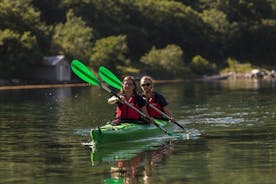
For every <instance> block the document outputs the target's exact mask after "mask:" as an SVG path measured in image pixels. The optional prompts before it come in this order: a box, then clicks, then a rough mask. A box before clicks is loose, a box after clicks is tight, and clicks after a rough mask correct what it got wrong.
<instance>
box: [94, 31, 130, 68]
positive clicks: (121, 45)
mask: <svg viewBox="0 0 276 184" xmlns="http://www.w3.org/2000/svg"><path fill="white" fill-rule="evenodd" d="M127 54H128V46H127V40H126V36H125V35H118V36H109V37H106V38H102V39H99V40H97V41H96V43H95V46H94V47H93V49H92V56H91V61H90V65H91V66H92V67H96V68H98V67H99V66H101V65H103V66H107V67H109V68H110V69H113V70H114V69H116V67H117V66H127V65H129V64H130V60H129V59H128V58H127Z"/></svg>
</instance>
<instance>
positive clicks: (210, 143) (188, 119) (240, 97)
mask: <svg viewBox="0 0 276 184" xmlns="http://www.w3.org/2000/svg"><path fill="white" fill-rule="evenodd" d="M274 84H275V83H262V84H258V85H256V84H244V83H240V84H237V83H236V84H234V83H231V84H230V83H228V82H227V81H220V82H213V83H201V82H183V83H177V84H176V83H168V84H160V85H159V84H157V85H156V86H155V88H156V90H157V91H160V92H161V93H163V94H164V95H165V96H166V97H167V99H168V101H169V103H170V104H169V105H170V108H171V111H172V112H173V113H174V115H175V118H176V119H177V120H178V122H179V123H180V124H181V125H183V126H184V127H185V128H187V129H188V131H190V132H197V135H200V136H198V138H197V139H196V140H194V139H190V140H185V139H184V140H179V141H173V142H169V141H167V140H166V141H164V142H162V141H160V142H159V144H158V145H152V146H150V148H143V145H147V144H146V143H141V144H140V143H137V142H136V143H133V144H131V145H130V146H133V147H130V146H127V145H125V148H126V149H123V148H124V144H123V145H118V146H114V147H113V149H114V148H116V149H117V151H115V149H114V152H109V153H106V152H105V151H100V150H99V152H98V153H100V154H99V155H98V156H97V155H93V156H91V152H90V150H87V149H84V148H83V147H82V146H81V144H80V143H81V142H86V141H89V130H90V129H91V128H95V127H97V126H101V125H103V124H105V123H106V122H107V121H109V120H110V119H112V118H113V112H114V109H113V108H114V107H112V106H110V105H107V104H106V98H107V97H108V95H109V94H106V93H105V92H104V91H101V90H100V89H98V88H95V87H93V88H92V87H81V88H79V87H76V88H70V89H32V90H31V89H29V90H5V91H0V130H1V135H0V150H1V151H0V159H1V162H0V170H1V172H0V183H40V184H46V183H53V184H56V183H58V184H65V183H82V184H86V183H91V182H92V183H101V184H102V183H104V181H106V182H108V181H109V180H108V179H109V178H115V179H118V182H120V181H121V179H122V180H123V181H124V182H129V183H149V184H151V183H162V184H163V183H170V182H173V183H202V181H204V183H271V184H272V183H274V181H275V180H276V178H275V174H274V173H275V169H276V168H275V166H276V164H275V163H276V160H275V158H276V155H275V153H276V152H275V150H276V145H275V138H276V126H275V125H276V124H275V121H276V105H275V104H276V91H275V86H273V85H274ZM64 90H65V91H64ZM150 142H151V143H152V142H158V141H156V140H151V141H150ZM139 144H140V145H141V146H139ZM129 147H130V148H131V149H130V150H134V151H127V150H129ZM139 147H140V148H139ZM120 149H121V151H122V152H119V151H118V150H120ZM103 150H106V151H108V149H103ZM109 151H110V149H109ZM127 152H128V156H127V157H126V158H123V155H124V154H125V153H127ZM118 153H120V154H119V156H118ZM120 155H121V156H120ZM92 158H93V159H94V163H93V164H94V166H91V163H92V162H91V161H92V160H93V159H92ZM97 158H98V160H97ZM109 158H110V159H109ZM100 160H101V161H100ZM106 160H109V161H107V162H106ZM118 168H119V169H118ZM116 169H118V170H116ZM229 173H231V174H229Z"/></svg>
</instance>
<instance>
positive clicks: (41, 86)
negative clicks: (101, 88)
mask: <svg viewBox="0 0 276 184" xmlns="http://www.w3.org/2000/svg"><path fill="white" fill-rule="evenodd" d="M81 86H90V84H88V83H70V84H69V83H67V84H25V85H14V86H0V91H1V90H18V89H45V88H64V87H81Z"/></svg>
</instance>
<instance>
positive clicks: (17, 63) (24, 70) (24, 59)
mask: <svg viewBox="0 0 276 184" xmlns="http://www.w3.org/2000/svg"><path fill="white" fill-rule="evenodd" d="M0 55H1V60H0V71H1V72H0V73H1V76H0V77H17V78H28V76H27V74H29V73H30V72H29V71H31V70H32V68H31V67H32V64H34V63H36V62H37V61H39V60H40V59H41V58H42V54H41V52H40V50H39V48H38V43H37V40H36V37H35V36H32V35H31V33H30V32H24V33H23V34H19V33H16V32H14V31H12V30H9V29H5V30H3V31H1V30H0ZM29 56H32V57H29Z"/></svg>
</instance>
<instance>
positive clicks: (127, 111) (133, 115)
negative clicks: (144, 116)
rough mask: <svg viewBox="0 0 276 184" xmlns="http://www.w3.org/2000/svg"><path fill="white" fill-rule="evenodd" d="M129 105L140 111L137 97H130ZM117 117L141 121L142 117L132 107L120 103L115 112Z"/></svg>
mask: <svg viewBox="0 0 276 184" xmlns="http://www.w3.org/2000/svg"><path fill="white" fill-rule="evenodd" d="M128 103H130V104H131V105H133V106H134V107H136V108H137V109H139V106H138V104H137V103H136V99H135V95H134V96H132V97H130V98H129V100H128ZM115 116H116V118H119V119H135V120H136V119H137V120H138V119H140V115H139V113H138V112H136V111H135V110H133V109H132V108H131V107H129V106H127V105H126V104H122V103H118V104H117V107H116V110H115Z"/></svg>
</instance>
